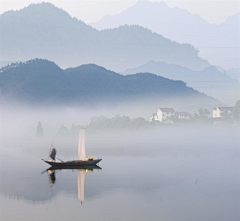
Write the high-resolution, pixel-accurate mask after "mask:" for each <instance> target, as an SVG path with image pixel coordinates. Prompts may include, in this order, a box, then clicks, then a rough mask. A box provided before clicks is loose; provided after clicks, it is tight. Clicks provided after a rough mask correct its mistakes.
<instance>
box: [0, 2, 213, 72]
mask: <svg viewBox="0 0 240 221" xmlns="http://www.w3.org/2000/svg"><path fill="white" fill-rule="evenodd" d="M0 25H1V60H2V61H27V60H30V59H32V58H35V57H40V58H46V59H48V60H52V61H55V62H56V63H58V64H59V65H60V66H61V67H63V68H67V67H74V66H77V65H79V64H86V63H95V64H97V65H100V66H104V67H108V68H110V69H111V70H114V71H124V70H125V69H127V68H131V67H136V66H139V65H141V64H143V63H146V62H148V61H149V60H156V61H164V62H167V63H175V64H179V65H182V66H188V67H190V68H192V69H196V70H200V69H203V68H205V67H207V66H209V63H208V62H207V61H206V60H204V59H202V58H200V57H199V56H198V50H197V49H195V48H194V47H193V46H192V45H190V44H179V43H176V42H174V41H171V40H169V39H167V38H164V37H163V36H161V35H159V34H156V33H153V32H152V31H150V30H148V29H146V28H143V27H140V26H136V25H134V26H121V27H119V28H115V29H108V30H104V31H97V30H96V29H94V28H92V27H90V26H89V25H86V24H85V23H84V22H82V21H79V20H77V19H76V18H72V17H71V16H70V15H69V14H67V13H66V12H65V11H63V10H61V9H58V8H56V7H55V6H54V5H52V4H50V3H41V4H32V5H30V6H28V7H26V8H24V9H22V10H19V11H8V12H5V13H3V14H2V15H1V16H0Z"/></svg>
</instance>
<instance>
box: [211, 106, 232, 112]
mask: <svg viewBox="0 0 240 221" xmlns="http://www.w3.org/2000/svg"><path fill="white" fill-rule="evenodd" d="M216 108H218V109H219V110H221V111H224V110H232V109H233V107H215V108H214V109H213V110H216Z"/></svg>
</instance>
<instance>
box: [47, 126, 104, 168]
mask: <svg viewBox="0 0 240 221" xmlns="http://www.w3.org/2000/svg"><path fill="white" fill-rule="evenodd" d="M78 158H79V160H73V161H65V162H64V161H62V162H55V161H46V160H43V161H44V162H46V163H48V164H49V165H51V166H57V167H67V166H88V165H96V164H97V163H99V162H100V161H101V160H102V159H94V158H93V157H90V158H87V157H86V152H85V129H81V130H80V131H79V143H78Z"/></svg>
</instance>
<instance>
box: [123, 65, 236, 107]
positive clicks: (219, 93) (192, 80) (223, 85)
mask: <svg viewBox="0 0 240 221" xmlns="http://www.w3.org/2000/svg"><path fill="white" fill-rule="evenodd" d="M145 72H149V73H154V74H156V75H159V76H162V77H165V78H169V79H172V80H181V81H184V82H186V83H187V85H188V86H189V87H193V88H194V89H196V90H198V91H200V92H203V93H206V94H208V95H210V96H213V97H215V98H217V99H219V100H221V101H223V102H224V103H227V104H229V105H232V104H234V103H235V102H236V100H238V99H239V89H240V85H239V82H238V81H236V80H235V79H232V78H231V77H230V76H229V75H228V74H227V73H226V72H224V71H220V70H219V69H218V68H217V67H215V66H209V67H207V68H205V69H203V70H201V71H193V70H191V69H189V68H187V67H181V66H179V65H175V64H167V63H165V62H155V61H149V62H147V63H146V64H144V65H140V66H139V67H136V68H131V69H127V70H125V71H124V72H122V74H123V75H129V74H135V73H145Z"/></svg>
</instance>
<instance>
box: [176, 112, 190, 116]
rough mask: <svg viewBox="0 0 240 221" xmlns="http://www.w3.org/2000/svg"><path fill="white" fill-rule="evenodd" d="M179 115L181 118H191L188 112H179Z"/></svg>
mask: <svg viewBox="0 0 240 221" xmlns="http://www.w3.org/2000/svg"><path fill="white" fill-rule="evenodd" d="M178 115H179V116H189V117H190V116H191V114H190V113H188V112H179V113H178Z"/></svg>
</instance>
